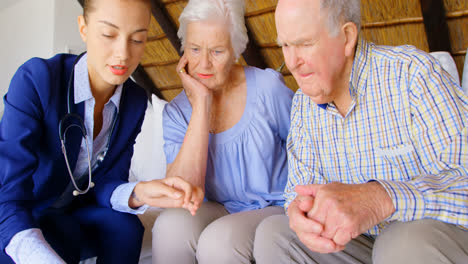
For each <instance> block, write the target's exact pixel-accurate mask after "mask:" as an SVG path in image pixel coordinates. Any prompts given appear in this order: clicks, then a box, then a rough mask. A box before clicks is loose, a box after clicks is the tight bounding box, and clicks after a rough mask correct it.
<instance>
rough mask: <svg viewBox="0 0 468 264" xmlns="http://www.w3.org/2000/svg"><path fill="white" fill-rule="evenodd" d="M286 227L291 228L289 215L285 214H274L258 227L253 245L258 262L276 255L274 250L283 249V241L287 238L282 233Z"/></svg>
mask: <svg viewBox="0 0 468 264" xmlns="http://www.w3.org/2000/svg"><path fill="white" fill-rule="evenodd" d="M284 228H286V229H289V221H288V217H287V216H285V215H273V216H270V217H267V218H265V220H263V221H262V222H261V223H260V224H259V225H258V227H257V230H256V232H255V240H254V247H253V255H254V258H255V260H256V261H257V263H268V261H263V260H264V259H265V258H269V257H270V256H271V255H274V254H273V252H279V251H281V250H282V249H281V245H282V243H281V241H282V240H284V239H285V237H284V236H283V234H282V230H284Z"/></svg>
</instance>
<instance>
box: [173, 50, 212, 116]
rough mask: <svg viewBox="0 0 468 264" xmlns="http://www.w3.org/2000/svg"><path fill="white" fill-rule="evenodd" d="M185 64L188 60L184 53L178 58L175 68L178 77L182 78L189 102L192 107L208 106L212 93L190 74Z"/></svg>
mask: <svg viewBox="0 0 468 264" xmlns="http://www.w3.org/2000/svg"><path fill="white" fill-rule="evenodd" d="M187 65H188V60H187V58H186V57H185V55H183V56H182V57H181V58H180V60H179V64H178V65H177V68H176V70H177V73H178V74H179V77H180V79H181V80H182V85H183V87H184V89H185V93H186V94H187V98H188V99H189V101H190V104H191V105H192V107H198V106H208V107H210V106H211V102H212V99H213V93H212V92H211V91H210V90H209V89H208V88H207V87H206V86H205V85H203V84H202V83H200V82H199V81H197V80H196V79H195V78H193V77H192V76H190V74H189V73H188V72H187V71H186V68H187V67H186V66H187Z"/></svg>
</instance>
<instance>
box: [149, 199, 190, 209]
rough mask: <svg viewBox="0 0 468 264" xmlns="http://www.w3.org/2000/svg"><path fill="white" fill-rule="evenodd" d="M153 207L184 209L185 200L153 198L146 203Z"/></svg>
mask: <svg viewBox="0 0 468 264" xmlns="http://www.w3.org/2000/svg"><path fill="white" fill-rule="evenodd" d="M146 204H147V205H149V206H152V207H159V208H182V206H183V204H184V200H183V199H172V198H170V197H167V196H163V197H159V198H151V199H149V201H147V203H146Z"/></svg>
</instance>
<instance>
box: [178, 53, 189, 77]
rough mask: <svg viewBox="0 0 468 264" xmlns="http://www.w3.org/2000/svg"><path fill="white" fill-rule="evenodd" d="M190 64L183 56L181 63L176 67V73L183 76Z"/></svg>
mask: <svg viewBox="0 0 468 264" xmlns="http://www.w3.org/2000/svg"><path fill="white" fill-rule="evenodd" d="M187 63H188V60H187V58H186V57H185V55H183V56H182V57H181V58H180V60H179V63H178V64H177V67H176V71H177V73H178V74H179V75H182V74H183V73H185V66H186V65H187ZM182 69H183V70H184V71H181V70H182Z"/></svg>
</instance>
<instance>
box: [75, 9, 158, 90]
mask: <svg viewBox="0 0 468 264" xmlns="http://www.w3.org/2000/svg"><path fill="white" fill-rule="evenodd" d="M93 5H94V10H93V11H92V12H90V13H89V14H88V19H87V21H84V19H83V18H82V17H80V18H79V23H80V34H81V37H82V39H83V41H85V42H86V46H87V51H88V71H89V76H90V81H91V85H94V86H96V85H97V86H100V87H106V86H115V85H119V84H122V83H124V82H125V81H126V80H127V79H128V78H129V77H130V75H131V74H132V73H133V72H134V71H135V69H136V67H137V66H138V63H139V62H140V59H141V56H142V55H143V51H144V49H145V43H146V39H147V33H148V27H149V22H150V11H149V10H148V8H149V7H148V5H147V4H145V2H143V1H134V0H98V1H95V3H94V4H93Z"/></svg>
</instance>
